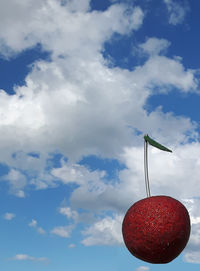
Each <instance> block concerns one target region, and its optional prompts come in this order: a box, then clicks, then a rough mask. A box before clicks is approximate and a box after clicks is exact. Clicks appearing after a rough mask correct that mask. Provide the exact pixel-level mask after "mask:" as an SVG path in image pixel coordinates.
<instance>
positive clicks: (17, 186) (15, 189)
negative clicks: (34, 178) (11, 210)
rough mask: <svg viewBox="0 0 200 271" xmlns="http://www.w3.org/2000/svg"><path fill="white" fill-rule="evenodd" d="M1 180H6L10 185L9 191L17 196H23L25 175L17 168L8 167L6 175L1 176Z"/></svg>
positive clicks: (25, 181)
mask: <svg viewBox="0 0 200 271" xmlns="http://www.w3.org/2000/svg"><path fill="white" fill-rule="evenodd" d="M3 180H4V181H6V182H8V184H9V187H10V193H11V194H14V195H15V196H17V197H19V198H24V197H25V193H24V191H23V190H24V188H25V186H26V184H27V180H26V176H25V175H24V174H22V173H21V172H20V171H19V170H16V169H12V168H11V169H10V171H9V172H8V174H7V175H5V176H3Z"/></svg>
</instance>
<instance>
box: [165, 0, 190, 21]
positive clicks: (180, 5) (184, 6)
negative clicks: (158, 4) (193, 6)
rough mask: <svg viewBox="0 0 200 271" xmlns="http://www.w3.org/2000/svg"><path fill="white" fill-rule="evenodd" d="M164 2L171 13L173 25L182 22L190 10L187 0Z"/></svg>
mask: <svg viewBox="0 0 200 271" xmlns="http://www.w3.org/2000/svg"><path fill="white" fill-rule="evenodd" d="M164 3H165V4H166V6H167V10H168V13H169V23H170V24H172V25H177V24H180V23H182V22H183V21H184V19H185V16H186V14H187V13H188V11H189V6H188V3H187V1H175V0H164Z"/></svg>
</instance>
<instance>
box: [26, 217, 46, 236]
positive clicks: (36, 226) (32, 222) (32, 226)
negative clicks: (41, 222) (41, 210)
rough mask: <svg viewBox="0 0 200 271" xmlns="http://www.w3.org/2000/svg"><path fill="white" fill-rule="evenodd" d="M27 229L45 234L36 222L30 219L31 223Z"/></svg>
mask: <svg viewBox="0 0 200 271" xmlns="http://www.w3.org/2000/svg"><path fill="white" fill-rule="evenodd" d="M28 225H29V227H31V228H35V229H36V230H37V232H38V233H39V234H45V233H46V232H45V230H44V229H43V228H42V227H39V226H38V223H37V220H35V219H32V221H31V222H30V223H29V224H28Z"/></svg>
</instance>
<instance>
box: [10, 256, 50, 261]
mask: <svg viewBox="0 0 200 271" xmlns="http://www.w3.org/2000/svg"><path fill="white" fill-rule="evenodd" d="M12 260H16V261H33V262H46V263H47V262H48V261H49V260H48V258H46V257H38V258H37V257H33V256H30V255H27V254H16V255H15V256H14V257H13V258H12Z"/></svg>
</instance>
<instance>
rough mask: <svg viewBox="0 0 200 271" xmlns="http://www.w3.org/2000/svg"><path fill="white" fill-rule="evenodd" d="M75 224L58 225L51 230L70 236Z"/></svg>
mask: <svg viewBox="0 0 200 271" xmlns="http://www.w3.org/2000/svg"><path fill="white" fill-rule="evenodd" d="M73 228H74V226H73V225H69V226H58V227H55V228H54V229H52V230H51V233H52V234H55V235H58V236H60V237H63V238H69V237H70V235H71V232H72V230H73Z"/></svg>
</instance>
